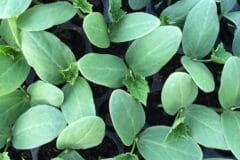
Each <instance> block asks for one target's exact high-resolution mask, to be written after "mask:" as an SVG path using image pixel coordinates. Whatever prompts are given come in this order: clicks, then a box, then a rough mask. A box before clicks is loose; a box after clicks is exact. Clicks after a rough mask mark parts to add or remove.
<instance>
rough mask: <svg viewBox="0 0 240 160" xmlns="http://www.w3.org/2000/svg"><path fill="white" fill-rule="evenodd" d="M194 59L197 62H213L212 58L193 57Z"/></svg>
mask: <svg viewBox="0 0 240 160" xmlns="http://www.w3.org/2000/svg"><path fill="white" fill-rule="evenodd" d="M193 61H195V62H205V63H207V62H212V60H211V59H193Z"/></svg>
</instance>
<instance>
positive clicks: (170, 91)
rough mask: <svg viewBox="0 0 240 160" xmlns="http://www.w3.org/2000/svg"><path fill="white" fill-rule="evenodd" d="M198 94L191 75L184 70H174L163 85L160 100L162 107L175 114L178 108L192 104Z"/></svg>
mask: <svg viewBox="0 0 240 160" xmlns="http://www.w3.org/2000/svg"><path fill="white" fill-rule="evenodd" d="M197 94H198V88H197V86H196V85H195V83H194V82H193V80H192V79H191V77H190V76H189V75H188V74H187V73H184V72H174V73H172V74H171V75H170V76H169V77H168V78H167V80H166V82H165V83H164V85H163V89H162V93H161V100H162V105H163V109H164V111H165V112H166V113H168V114H170V115H175V114H176V113H177V112H178V111H179V109H181V108H186V107H188V106H189V105H191V104H192V102H193V101H194V100H195V99H196V97H197Z"/></svg>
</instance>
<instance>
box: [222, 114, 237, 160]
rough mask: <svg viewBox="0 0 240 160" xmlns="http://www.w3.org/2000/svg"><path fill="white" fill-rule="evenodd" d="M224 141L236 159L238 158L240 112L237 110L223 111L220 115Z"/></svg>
mask: <svg viewBox="0 0 240 160" xmlns="http://www.w3.org/2000/svg"><path fill="white" fill-rule="evenodd" d="M221 120H222V125H223V131H224V137H225V139H226V143H227V145H228V147H229V149H230V150H231V151H232V153H233V154H234V155H235V156H236V158H237V159H240V151H239V148H240V144H239V143H238V142H239V141H240V136H239V134H238V133H239V132H240V125H239V124H240V113H239V112H238V111H225V112H223V114H222V117H221Z"/></svg>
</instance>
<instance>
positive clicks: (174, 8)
mask: <svg viewBox="0 0 240 160" xmlns="http://www.w3.org/2000/svg"><path fill="white" fill-rule="evenodd" d="M198 2H199V0H181V1H177V2H176V3H174V4H172V5H170V6H168V7H167V8H165V9H164V10H163V11H162V13H161V15H160V17H161V19H163V18H164V17H167V24H177V25H182V24H183V22H184V21H185V19H186V16H187V15H188V13H189V11H190V10H191V9H192V8H193V7H194V6H195V5H196V4H197V3H198Z"/></svg>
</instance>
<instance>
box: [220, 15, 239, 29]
mask: <svg viewBox="0 0 240 160" xmlns="http://www.w3.org/2000/svg"><path fill="white" fill-rule="evenodd" d="M239 16H240V11H235V12H229V13H227V14H225V15H224V17H225V18H227V19H228V20H230V21H231V22H233V23H234V24H235V25H236V26H237V27H239V25H240V19H239Z"/></svg>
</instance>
